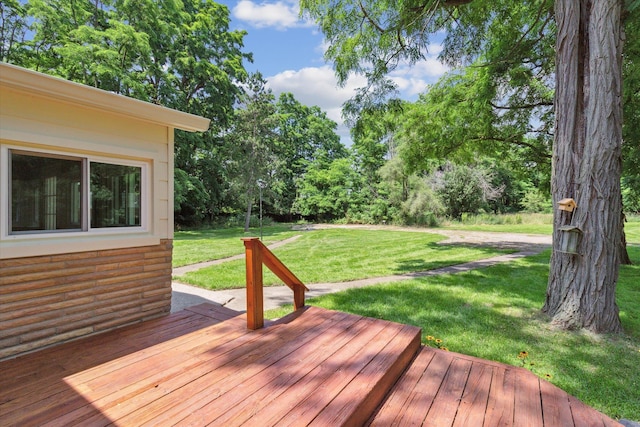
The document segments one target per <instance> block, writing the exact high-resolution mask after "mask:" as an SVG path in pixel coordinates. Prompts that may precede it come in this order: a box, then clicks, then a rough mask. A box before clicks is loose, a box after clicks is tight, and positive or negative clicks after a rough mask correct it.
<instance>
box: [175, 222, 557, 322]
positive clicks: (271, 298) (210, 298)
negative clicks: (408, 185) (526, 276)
mask: <svg viewBox="0 0 640 427" xmlns="http://www.w3.org/2000/svg"><path fill="white" fill-rule="evenodd" d="M312 227H313V228H330V227H335V228H338V227H343V226H333V225H331V226H324V225H323V226H312ZM351 228H367V229H388V230H403V231H413V232H416V231H422V232H427V233H432V234H440V235H444V236H446V237H447V240H445V241H443V242H441V244H464V245H466V246H469V245H482V246H491V247H498V248H510V249H517V250H518V252H516V253H512V254H507V255H500V256H495V257H492V258H486V259H482V260H478V261H472V262H467V263H464V264H458V265H453V266H450V267H443V268H438V269H434V270H428V271H422V272H415V273H407V274H396V275H392V276H385V277H375V278H369V279H361V280H354V281H350V282H341V283H312V284H306V285H307V287H308V288H309V289H310V291H309V292H307V293H306V297H307V298H310V297H315V296H319V295H325V294H329V293H333V292H339V291H342V290H345V289H350V288H361V287H364V286H372V285H377V284H380V283H388V282H395V281H400V280H409V279H415V278H417V277H427V276H435V275H439V274H455V273H461V272H464V271H469V270H474V269H478V268H484V267H489V266H492V265H496V264H500V263H504V262H509V261H513V260H515V259H518V258H522V257H526V256H530V255H535V254H537V253H539V252H540V251H542V250H544V249H545V248H548V247H550V245H551V236H540V235H528V234H515V233H489V232H469V231H456V230H432V229H399V228H397V227H383V228H382V227H367V226H356V227H352V226H351ZM306 229H309V227H307V228H306ZM299 237H300V235H297V236H294V237H292V238H289V239H286V240H282V241H280V242H277V243H275V244H272V245H270V246H269V248H274V247H278V246H282V245H285V244H287V243H290V242H292V241H294V240H295V239H297V238H299ZM243 258H244V254H240V255H236V256H233V257H229V258H224V259H222V260H216V261H211V262H207V263H201V264H194V265H192V266H186V267H180V268H176V269H174V273H173V274H174V276H179V275H182V274H184V272H186V271H194V270H197V269H199V268H203V267H205V266H209V265H214V264H220V263H222V262H227V261H231V260H234V259H243ZM187 268H189V269H187ZM172 288H173V293H172V298H171V311H172V312H175V311H180V310H182V309H183V308H186V307H189V306H192V305H196V304H200V303H203V302H214V303H218V304H220V305H223V306H225V307H228V308H230V309H233V310H238V311H245V310H246V309H247V302H246V290H245V289H244V288H242V289H229V290H222V291H210V290H207V289H202V288H198V287H195V286H190V285H186V284H183V283H178V282H173V283H172ZM291 303H293V292H292V291H291V290H290V289H289V288H288V287H287V286H284V285H283V286H268V287H265V288H264V309H265V310H270V309H273V308H277V307H279V306H282V305H284V304H291Z"/></svg>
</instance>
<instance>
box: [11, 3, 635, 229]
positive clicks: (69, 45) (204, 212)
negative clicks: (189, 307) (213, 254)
mask: <svg viewBox="0 0 640 427" xmlns="http://www.w3.org/2000/svg"><path fill="white" fill-rule="evenodd" d="M505 13H509V14H510V16H501V17H500V19H492V20H491V19H490V20H489V21H488V22H490V23H491V25H488V26H487V27H486V28H484V30H483V32H482V34H481V33H478V34H473V35H469V34H466V33H462V32H456V28H451V29H450V32H449V35H448V36H447V37H449V38H450V39H451V40H450V42H451V43H452V44H453V45H459V46H464V45H467V44H468V45H469V46H474V45H473V43H472V42H473V40H476V39H478V38H481V39H482V40H485V41H486V43H484V44H482V47H483V49H484V51H483V53H482V55H478V54H477V52H467V54H468V56H469V57H473V58H474V59H473V61H471V62H472V63H471V64H470V66H467V67H456V68H453V71H452V72H450V73H448V74H447V75H445V76H444V77H443V78H442V79H440V81H439V82H438V83H437V84H435V85H433V86H431V87H429V88H427V89H426V90H425V92H424V93H423V94H422V95H421V96H420V98H419V100H418V101H416V102H413V103H410V102H402V101H398V100H395V101H394V100H392V101H389V98H388V97H387V98H385V99H384V101H382V100H376V99H374V98H371V97H370V95H371V94H366V93H364V92H363V93H360V94H359V95H358V96H357V97H356V98H355V99H354V101H353V102H352V103H350V104H349V105H347V108H346V110H345V111H346V112H347V113H348V114H349V118H350V123H351V124H352V125H353V127H352V139H353V145H352V146H351V147H345V146H343V145H342V144H341V143H340V139H339V137H338V135H337V134H336V128H337V125H336V123H335V122H333V121H332V120H330V119H329V118H328V117H327V115H326V113H325V112H323V111H322V110H321V109H320V108H319V107H315V106H306V105H303V104H301V103H300V102H298V101H297V100H296V99H295V97H294V96H293V95H292V94H288V93H285V94H282V95H280V96H279V97H277V98H276V97H275V96H274V94H273V93H272V92H271V91H270V90H268V88H267V86H266V82H265V80H264V79H263V77H262V76H261V75H260V73H255V74H251V75H250V74H249V73H247V71H246V69H245V67H244V63H245V62H247V61H251V57H252V55H251V53H249V52H245V51H244V50H243V48H244V45H243V38H244V36H245V35H246V33H245V32H244V31H231V30H230V29H229V22H230V18H229V11H228V9H227V7H226V6H224V5H220V4H217V3H215V2H213V1H209V0H182V1H174V0H159V1H158V0H105V1H95V0H30V1H27V2H20V1H15V0H5V1H3V2H2V3H0V19H1V22H0V58H1V59H2V61H5V62H9V63H13V64H16V65H19V66H23V67H26V68H30V69H34V70H37V71H40V72H44V73H48V74H53V75H56V76H60V77H63V78H65V79H68V80H73V81H77V82H80V83H83V84H86V85H90V86H94V87H99V88H101V89H104V90H108V91H111V92H115V93H119V94H122V95H126V96H130V97H134V98H137V99H141V100H144V101H148V102H152V103H155V104H159V105H164V106H167V107H170V108H174V109H177V110H181V111H185V112H189V113H193V114H197V115H200V116H203V117H207V118H210V119H211V121H212V125H211V128H210V130H209V131H208V132H206V133H204V134H191V133H186V132H177V134H176V140H175V166H176V169H175V206H176V212H175V218H176V222H177V224H178V225H185V226H194V225H200V224H203V223H218V222H233V223H240V224H244V225H245V226H248V225H249V223H250V220H251V218H252V217H255V214H256V207H257V205H258V202H259V198H260V194H261V195H262V199H263V209H264V215H265V216H268V217H272V218H274V219H277V220H287V221H291V220H296V219H299V218H306V219H310V220H318V221H333V220H344V221H351V222H365V223H380V222H388V223H392V222H393V223H404V224H432V223H434V222H435V221H436V220H437V218H438V217H442V216H448V217H452V218H459V217H461V215H462V214H463V213H466V212H469V213H474V212H479V211H487V212H514V211H520V210H528V211H543V210H546V209H550V202H549V186H550V163H551V154H550V153H551V144H552V140H553V135H552V129H553V87H552V84H553V83H552V82H553V79H552V74H553V72H554V64H553V48H552V47H553V43H554V34H555V29H554V27H553V19H552V16H551V15H550V14H551V12H550V11H546V10H541V11H540V13H539V14H537V15H536V14H532V12H531V11H528V12H527V11H526V9H525V8H509V9H508V10H506V11H505ZM461 19H464V17H461ZM627 22H629V24H627V41H628V46H627V50H626V52H628V54H627V55H626V57H625V69H624V72H625V100H624V102H625V114H627V121H626V122H625V139H626V144H625V153H624V154H625V172H624V177H623V195H624V198H625V208H626V210H627V211H629V212H638V211H640V179H639V178H638V177H640V169H638V165H639V164H640V148H639V147H640V144H639V143H638V140H639V136H638V135H640V119H639V114H640V113H639V111H640V99H639V98H640V96H639V95H638V89H637V88H638V75H640V73H639V72H638V70H637V65H638V60H637V58H638V57H640V52H639V50H640V48H639V43H638V40H640V28H638V24H637V22H638V20H633V19H628V20H627ZM523 27H526V28H531V31H527V32H526V33H524V34H523V33H522V31H521V30H522V28H523ZM461 28H462V26H461ZM633 34H636V35H638V37H632V36H633ZM472 36H473V40H471V39H470V38H471V37H472ZM529 38H530V40H529ZM515 39H520V45H515V46H511V45H510V43H511V42H512V40H515ZM478 48H479V47H478ZM463 52H464V51H463ZM504 52H508V53H509V57H508V61H507V60H505V57H504V55H505V53H504ZM456 55H459V54H456ZM441 59H442V60H443V61H446V62H448V63H449V64H450V65H452V66H454V65H456V64H458V65H459V64H461V63H462V62H464V61H463V59H464V58H460V57H459V56H455V55H454V54H453V53H452V52H448V51H444V52H443V53H442V54H441Z"/></svg>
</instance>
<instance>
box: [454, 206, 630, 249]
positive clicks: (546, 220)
mask: <svg viewBox="0 0 640 427" xmlns="http://www.w3.org/2000/svg"><path fill="white" fill-rule="evenodd" d="M441 227H442V228H445V229H451V230H468V231H495V232H501V233H524V234H546V235H550V234H551V233H552V232H553V215H552V214H527V213H518V214H504V215H488V214H484V215H474V216H468V217H463V219H462V221H445V222H443V223H442V225H441ZM624 231H625V234H626V237H627V243H631V244H635V245H639V244H640V216H637V215H629V216H628V217H627V222H626V223H625V225H624Z"/></svg>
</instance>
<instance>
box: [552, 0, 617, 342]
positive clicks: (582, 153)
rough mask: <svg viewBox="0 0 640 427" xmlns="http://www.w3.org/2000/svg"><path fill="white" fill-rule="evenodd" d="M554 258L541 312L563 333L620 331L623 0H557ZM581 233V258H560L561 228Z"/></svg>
mask: <svg viewBox="0 0 640 427" xmlns="http://www.w3.org/2000/svg"><path fill="white" fill-rule="evenodd" d="M555 12H556V20H557V25H558V37H557V44H556V101H555V109H556V123H555V126H556V132H555V141H554V147H553V159H552V164H553V165H552V173H553V176H552V188H551V191H552V195H553V201H554V206H555V207H557V202H558V200H560V199H562V198H565V197H571V198H574V199H575V201H576V203H577V208H576V210H575V211H574V212H572V213H569V212H566V211H559V210H557V209H555V210H554V232H553V241H554V251H553V254H552V256H551V265H550V273H549V283H548V287H547V295H546V301H545V305H544V307H543V311H544V312H546V313H548V314H549V315H550V316H551V317H552V323H553V324H554V325H555V326H558V327H560V328H563V329H579V328H586V329H589V330H591V331H593V332H598V333H600V332H620V331H621V330H622V327H621V323H620V318H619V315H618V307H617V305H616V302H615V289H616V282H617V279H618V268H619V264H620V259H621V250H620V247H621V246H620V242H621V239H622V224H621V215H620V206H621V190H620V177H621V173H622V172H621V168H622V165H621V164H622V162H621V147H622V102H621V95H622V23H621V12H622V0H556V11H555ZM569 224H570V225H574V226H577V227H579V228H580V229H581V230H582V232H583V236H582V240H581V243H580V245H579V246H578V253H579V255H571V254H566V253H562V252H559V251H558V248H559V242H560V238H561V233H562V232H561V230H560V227H561V226H564V225H569Z"/></svg>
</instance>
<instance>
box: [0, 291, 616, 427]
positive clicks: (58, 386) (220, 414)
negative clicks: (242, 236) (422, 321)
mask: <svg viewBox="0 0 640 427" xmlns="http://www.w3.org/2000/svg"><path fill="white" fill-rule="evenodd" d="M267 325H268V327H266V328H264V329H260V330H257V331H250V330H248V329H247V328H246V316H245V315H243V314H241V313H238V312H234V311H232V310H228V309H225V308H224V307H220V306H217V305H213V304H202V305H199V306H195V307H191V308H189V309H187V310H184V311H182V312H179V313H174V314H171V315H170V316H167V317H164V318H159V319H154V320H150V321H148V322H145V323H142V324H137V325H132V326H129V327H126V328H122V329H119V330H114V331H110V332H106V333H103V334H101V335H96V336H92V337H88V338H85V339H82V340H78V341H74V342H69V343H66V344H62V345H59V346H56V347H52V348H48V349H45V350H42V351H40V352H37V353H33V354H27V355H24V356H22V357H19V358H16V359H11V360H6V361H3V362H0V425H2V426H13V425H15V426H36V425H38V426H40V425H46V426H70V425H83V426H93V425H95V426H104V425H119V426H129V425H136V426H139V425H140V426H143V425H149V426H163V425H214V426H216V425H217V426H240V425H260V426H300V425H317V426H328V425H330V426H337V425H356V426H357V425H363V424H371V425H373V426H390V425H437V426H443V425H450V426H451V425H453V426H482V425H485V426H491V427H493V426H500V425H505V426H515V425H532V426H533V425H540V426H582V425H586V426H591V425H593V426H596V425H597V426H614V425H619V424H617V423H616V422H615V421H614V420H611V419H610V418H608V417H606V416H604V415H602V414H600V413H598V412H597V411H595V410H594V409H592V408H590V407H588V406H587V405H585V404H583V403H582V402H580V401H579V400H577V399H576V398H574V397H572V396H569V395H568V394H567V393H565V392H564V391H562V390H560V389H558V388H557V387H555V386H553V385H552V384H550V383H548V382H547V381H544V380H541V379H538V378H537V377H536V376H535V375H533V374H532V373H531V372H529V371H527V370H525V369H522V368H517V367H513V366H507V365H503V364H500V363H496V362H490V361H486V360H482V359H478V358H474V357H470V356H465V355H461V354H457V353H451V352H445V351H441V350H437V349H431V348H425V347H420V341H419V339H420V338H419V337H420V330H419V329H418V328H415V327H412V326H407V325H401V324H397V323H393V322H388V321H384V320H379V319H371V318H366V317H361V316H356V315H351V314H346V313H340V312H335V311H330V310H324V309H320V308H315V307H310V308H306V309H305V310H304V311H300V312H298V313H296V314H295V315H293V316H288V317H287V318H286V319H283V320H281V321H279V322H271V323H268V324H267Z"/></svg>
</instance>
